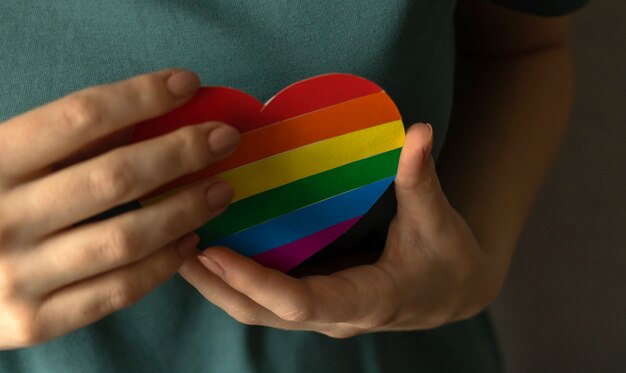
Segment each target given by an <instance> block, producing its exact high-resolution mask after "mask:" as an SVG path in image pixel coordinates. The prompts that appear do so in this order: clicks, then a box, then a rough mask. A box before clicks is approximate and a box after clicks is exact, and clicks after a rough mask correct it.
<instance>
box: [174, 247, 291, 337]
mask: <svg viewBox="0 0 626 373" xmlns="http://www.w3.org/2000/svg"><path fill="white" fill-rule="evenodd" d="M178 272H179V273H180V274H181V276H183V278H184V279H185V280H187V281H188V282H189V283H190V284H191V285H192V286H193V287H195V288H196V290H198V292H200V294H202V295H203V296H204V297H205V298H206V299H207V300H208V301H209V302H211V303H213V304H215V305H216V306H217V307H219V308H221V309H222V310H224V312H226V313H227V314H229V315H230V316H231V317H232V318H234V319H235V320H237V321H239V322H241V323H243V324H246V325H263V326H269V327H272V328H280V329H289V330H293V329H294V325H292V324H290V323H288V322H287V321H285V320H282V319H280V318H279V317H277V316H276V315H274V314H273V313H272V312H270V311H269V310H268V309H266V308H265V307H262V306H260V305H259V304H258V303H256V302H254V301H252V300H251V299H250V298H248V297H247V296H245V295H244V294H242V293H240V292H238V291H236V290H235V289H233V288H232V287H230V286H229V285H228V284H226V283H225V282H224V281H223V280H222V279H220V278H219V277H218V276H216V275H215V274H213V273H211V272H210V271H208V270H207V269H206V268H205V267H204V266H203V265H202V264H201V263H200V262H199V261H198V259H197V258H193V257H192V258H189V259H188V260H187V261H185V263H184V264H183V265H182V266H181V267H180V269H179V271H178Z"/></svg>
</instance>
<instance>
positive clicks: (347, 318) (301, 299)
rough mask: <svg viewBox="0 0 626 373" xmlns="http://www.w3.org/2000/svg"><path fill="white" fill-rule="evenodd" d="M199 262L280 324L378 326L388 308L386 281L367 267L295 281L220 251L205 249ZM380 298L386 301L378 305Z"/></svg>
mask: <svg viewBox="0 0 626 373" xmlns="http://www.w3.org/2000/svg"><path fill="white" fill-rule="evenodd" d="M199 259H200V260H201V262H202V264H203V265H204V266H205V267H207V268H208V269H209V270H211V271H212V272H213V273H214V274H216V275H218V276H219V277H220V278H222V279H223V280H224V281H225V282H226V283H227V284H228V285H230V286H231V287H232V288H233V289H235V290H237V291H239V292H241V293H243V294H244V295H246V296H248V297H249V298H250V299H252V300H253V301H255V302H256V303H258V304H260V305H261V306H262V307H265V308H267V309H268V310H270V311H272V312H273V313H274V314H276V315H277V316H278V317H279V318H281V319H283V320H285V321H290V322H294V323H326V324H336V323H349V324H353V325H358V326H361V327H365V328H367V327H370V326H372V325H378V323H379V322H384V321H385V319H386V318H387V317H388V315H387V313H388V312H390V311H389V310H390V309H391V307H392V306H393V304H392V302H391V299H392V296H393V294H392V293H391V289H392V283H391V277H390V276H386V275H385V273H383V272H382V270H380V269H379V268H378V267H376V266H373V265H369V266H360V267H354V268H351V269H348V270H345V271H341V272H337V273H335V274H333V275H331V276H311V277H304V278H302V279H300V280H298V279H295V278H293V277H291V276H288V275H286V274H284V273H282V272H280V271H277V270H274V269H271V268H266V267H263V266H262V265H260V264H258V263H256V262H255V261H254V260H252V259H250V258H247V257H244V256H241V255H239V254H236V253H234V252H233V251H231V250H228V249H226V248H221V247H217V248H210V249H208V250H205V251H204V252H203V253H202V254H201V255H200V256H199ZM383 296H384V297H385V299H388V300H390V301H389V302H385V304H383V303H381V302H380V299H382V297H383Z"/></svg>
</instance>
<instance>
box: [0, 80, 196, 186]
mask: <svg viewBox="0 0 626 373" xmlns="http://www.w3.org/2000/svg"><path fill="white" fill-rule="evenodd" d="M199 87H200V81H199V79H198V77H197V76H196V75H195V74H193V73H190V72H187V71H181V70H168V71H160V72H156V73H151V74H145V75H141V76H138V77H135V78H132V79H129V80H125V81H122V82H117V83H113V84H108V85H101V86H96V87H90V88H87V89H84V90H82V91H79V92H76V93H74V94H71V95H69V96H66V97H63V98H61V99H59V100H57V101H54V102H52V103H49V104H47V105H44V106H41V107H39V108H37V109H34V110H32V111H30V112H27V113H25V114H22V115H20V116H17V117H15V118H13V119H10V120H9V121H7V122H6V123H5V124H3V125H1V126H0V149H2V157H1V158H0V177H1V178H2V179H5V180H6V179H20V178H23V177H27V176H28V175H31V174H33V173H36V172H37V171H39V170H41V169H43V168H46V167H47V166H49V165H51V164H53V163H55V162H58V161H61V160H62V159H64V158H65V157H68V156H70V155H71V154H73V153H74V152H76V151H78V150H79V149H81V148H82V147H84V146H86V145H88V144H90V143H91V142H93V141H94V140H97V139H99V138H101V137H103V136H106V135H108V134H111V133H114V132H116V131H119V130H120V129H122V128H125V127H128V126H130V125H132V124H135V123H137V122H140V121H143V120H146V119H149V118H152V117H156V116H159V115H161V114H164V113H167V112H168V111H170V110H172V109H174V108H175V107H177V106H180V105H182V104H183V103H184V102H186V101H187V100H188V99H190V98H191V97H192V96H193V94H194V93H195V92H196V90H197V89H198V88H199Z"/></svg>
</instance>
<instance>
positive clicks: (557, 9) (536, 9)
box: [491, 0, 590, 16]
mask: <svg viewBox="0 0 626 373" xmlns="http://www.w3.org/2000/svg"><path fill="white" fill-rule="evenodd" d="M491 1H492V2H494V3H496V4H499V5H502V6H504V7H507V8H510V9H514V10H519V11H522V12H527V13H532V14H536V15H541V16H562V15H565V14H568V13H571V12H574V11H576V10H578V9H580V8H582V7H583V6H585V5H586V4H587V3H588V2H589V1H590V0H491Z"/></svg>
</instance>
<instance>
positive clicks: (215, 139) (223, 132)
mask: <svg viewBox="0 0 626 373" xmlns="http://www.w3.org/2000/svg"><path fill="white" fill-rule="evenodd" d="M239 137H240V136H239V132H237V130H236V129H234V128H233V127H231V126H227V125H225V124H223V125H220V126H219V127H217V128H215V129H213V130H212V131H211V133H210V134H209V146H210V147H211V153H213V155H216V156H222V155H226V154H228V153H230V152H231V151H233V150H234V149H235V148H236V147H237V145H239Z"/></svg>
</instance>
